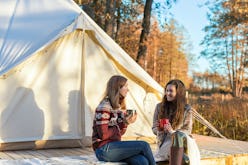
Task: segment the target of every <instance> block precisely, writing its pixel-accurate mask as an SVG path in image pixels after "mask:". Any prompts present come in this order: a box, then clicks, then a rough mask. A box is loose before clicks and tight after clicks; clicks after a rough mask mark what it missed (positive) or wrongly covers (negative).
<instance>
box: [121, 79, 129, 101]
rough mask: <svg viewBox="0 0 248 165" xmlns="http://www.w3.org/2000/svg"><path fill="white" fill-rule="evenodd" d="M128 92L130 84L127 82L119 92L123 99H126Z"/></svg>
mask: <svg viewBox="0 0 248 165" xmlns="http://www.w3.org/2000/svg"><path fill="white" fill-rule="evenodd" d="M128 91H129V89H128V83H127V82H126V83H125V85H124V86H122V87H121V88H120V90H119V92H120V94H121V95H122V96H123V97H126V96H127V92H128Z"/></svg>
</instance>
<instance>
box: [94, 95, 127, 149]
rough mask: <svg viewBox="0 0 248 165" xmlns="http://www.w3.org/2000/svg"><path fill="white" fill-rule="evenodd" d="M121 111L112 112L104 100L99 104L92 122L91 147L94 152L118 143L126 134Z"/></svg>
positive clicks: (107, 101) (109, 105)
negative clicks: (109, 144) (104, 146)
mask: <svg viewBox="0 0 248 165" xmlns="http://www.w3.org/2000/svg"><path fill="white" fill-rule="evenodd" d="M126 128H127V124H125V123H124V113H123V111H122V110H116V109H115V110H113V108H112V106H111V104H110V102H109V100H108V99H107V98H106V99H104V100H103V101H101V102H100V104H99V105H98V107H97V108H96V111H95V117H94V120H93V133H92V147H93V149H94V150H96V149H97V148H99V147H101V146H103V145H105V144H107V143H109V142H113V141H120V140H121V136H122V135H123V134H124V133H125V132H126Z"/></svg>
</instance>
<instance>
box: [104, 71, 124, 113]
mask: <svg viewBox="0 0 248 165" xmlns="http://www.w3.org/2000/svg"><path fill="white" fill-rule="evenodd" d="M126 83H127V78H125V77H123V76H121V75H114V76H112V77H111V78H110V79H109V81H108V83H107V88H106V91H105V97H104V98H108V99H109V102H110V104H111V105H112V107H113V109H119V108H121V109H126V103H125V98H124V97H123V96H122V95H121V94H120V89H121V88H122V87H123V86H124V85H125V84H126Z"/></svg>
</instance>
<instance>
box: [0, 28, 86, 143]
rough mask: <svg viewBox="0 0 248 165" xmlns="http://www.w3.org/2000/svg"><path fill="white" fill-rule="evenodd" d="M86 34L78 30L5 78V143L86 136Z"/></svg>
mask: <svg viewBox="0 0 248 165" xmlns="http://www.w3.org/2000/svg"><path fill="white" fill-rule="evenodd" d="M81 58H82V35H81V33H79V32H77V31H75V32H74V33H72V34H70V35H67V36H65V37H63V38H61V39H59V40H58V41H56V42H54V43H53V44H52V45H51V46H48V47H47V48H45V49H44V50H42V51H41V52H39V53H37V54H35V55H34V56H32V57H31V58H30V59H29V60H27V61H25V62H24V63H23V64H22V65H21V66H18V67H16V68H14V70H13V71H11V73H9V74H7V75H8V76H6V77H4V78H1V79H0V93H1V95H0V100H1V102H0V107H1V108H0V110H1V111H0V112H1V118H0V142H1V143H8V142H22V141H36V140H55V139H56V140H57V139H81V138H82V128H81V125H82V123H81V121H82V114H81V67H82V64H81V60H80V59H81Z"/></svg>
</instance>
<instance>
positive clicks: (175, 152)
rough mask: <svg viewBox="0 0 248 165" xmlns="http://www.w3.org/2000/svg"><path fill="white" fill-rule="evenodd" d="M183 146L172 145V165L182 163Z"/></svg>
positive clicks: (180, 164)
mask: <svg viewBox="0 0 248 165" xmlns="http://www.w3.org/2000/svg"><path fill="white" fill-rule="evenodd" d="M182 162H183V147H171V154H170V165H182Z"/></svg>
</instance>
